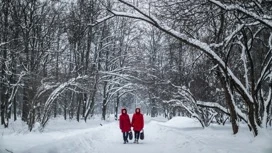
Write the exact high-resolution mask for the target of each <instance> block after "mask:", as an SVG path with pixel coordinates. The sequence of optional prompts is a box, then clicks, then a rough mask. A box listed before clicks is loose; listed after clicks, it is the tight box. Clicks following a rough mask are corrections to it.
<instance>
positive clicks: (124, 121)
mask: <svg viewBox="0 0 272 153" xmlns="http://www.w3.org/2000/svg"><path fill="white" fill-rule="evenodd" d="M119 126H120V129H121V131H122V132H123V139H124V144H126V143H128V133H129V131H131V124H130V119H129V116H128V114H127V110H126V109H125V108H123V109H122V110H121V115H120V117H119Z"/></svg>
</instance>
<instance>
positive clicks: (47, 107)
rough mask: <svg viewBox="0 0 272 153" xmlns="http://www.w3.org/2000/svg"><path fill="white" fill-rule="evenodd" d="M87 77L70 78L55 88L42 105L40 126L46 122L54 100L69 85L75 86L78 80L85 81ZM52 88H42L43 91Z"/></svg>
mask: <svg viewBox="0 0 272 153" xmlns="http://www.w3.org/2000/svg"><path fill="white" fill-rule="evenodd" d="M86 78H88V76H78V77H77V78H71V79H70V80H68V81H67V82H64V83H62V84H59V85H58V86H57V88H56V89H55V90H54V91H53V92H52V93H51V94H50V95H49V97H48V98H47V100H46V102H45V105H44V111H43V118H42V121H41V123H42V126H43V127H44V126H45V124H46V122H47V121H48V117H49V114H50V111H51V107H52V103H53V102H54V101H55V100H56V98H57V97H58V96H59V95H60V94H61V93H62V92H63V91H65V90H66V89H67V88H68V87H69V86H70V85H77V84H76V83H75V82H76V81H77V80H79V79H86ZM53 87H54V86H44V89H47V90H48V89H52V88H53ZM44 91H45V90H43V91H40V92H39V95H40V94H41V93H43V92H44Z"/></svg>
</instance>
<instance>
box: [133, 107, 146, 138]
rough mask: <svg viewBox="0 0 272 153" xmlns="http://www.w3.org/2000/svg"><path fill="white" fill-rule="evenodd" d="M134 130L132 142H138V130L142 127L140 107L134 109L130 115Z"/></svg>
mask: <svg viewBox="0 0 272 153" xmlns="http://www.w3.org/2000/svg"><path fill="white" fill-rule="evenodd" d="M131 125H132V127H133V131H134V138H135V140H134V143H138V141H139V137H140V132H141V130H143V128H144V117H143V114H141V110H140V108H136V109H135V113H134V114H133V116H132V123H131Z"/></svg>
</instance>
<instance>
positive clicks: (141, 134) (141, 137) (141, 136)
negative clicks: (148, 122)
mask: <svg viewBox="0 0 272 153" xmlns="http://www.w3.org/2000/svg"><path fill="white" fill-rule="evenodd" d="M140 139H141V140H144V130H142V131H141V132H140Z"/></svg>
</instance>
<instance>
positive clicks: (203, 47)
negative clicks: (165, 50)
mask: <svg viewBox="0 0 272 153" xmlns="http://www.w3.org/2000/svg"><path fill="white" fill-rule="evenodd" d="M119 1H120V0H119ZM120 2H123V1H120ZM124 4H126V3H124ZM133 8H136V7H135V6H133ZM137 10H140V9H138V8H137ZM112 13H113V14H114V15H115V16H122V17H129V18H134V19H140V20H143V21H146V22H148V23H150V24H151V25H153V26H155V27H157V28H158V29H160V30H161V31H163V32H165V33H167V34H169V35H171V36H173V37H174V38H177V39H178V40H180V41H182V42H184V43H186V44H188V45H190V46H193V47H195V48H197V49H199V50H201V51H203V52H204V53H206V54H207V55H208V56H209V57H210V58H212V59H213V60H214V61H216V63H217V64H218V66H220V67H221V68H224V69H227V72H228V74H229V75H230V77H231V78H232V80H233V81H234V83H235V84H236V85H237V87H238V88H239V89H240V90H241V91H242V92H243V93H244V95H246V96H247V99H248V101H249V102H251V103H253V98H252V96H251V95H250V94H249V92H248V91H247V90H246V88H245V86H244V85H243V84H242V82H241V81H240V80H239V79H238V78H237V77H236V76H235V75H234V73H233V72H232V70H231V69H230V68H229V67H227V66H226V63H225V62H224V61H223V60H222V59H221V58H220V56H219V55H218V54H216V52H215V51H214V50H212V49H211V47H210V46H209V45H208V44H207V43H205V42H202V41H200V40H198V39H194V38H191V37H188V36H187V35H186V34H184V33H180V32H178V31H176V30H174V29H172V28H170V27H168V26H167V25H166V24H164V23H163V22H161V21H160V20H158V19H157V18H156V17H155V16H153V15H151V14H149V15H147V14H145V15H144V16H140V15H139V14H138V15H134V14H130V13H127V12H117V11H112ZM141 13H143V12H141ZM147 16H148V17H147ZM151 19H152V20H151ZM154 21H155V22H154Z"/></svg>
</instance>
